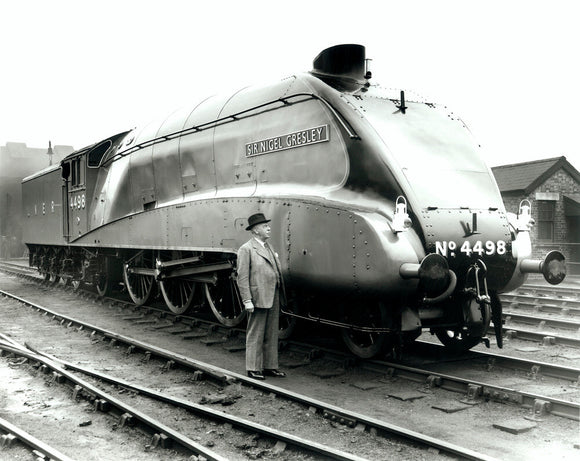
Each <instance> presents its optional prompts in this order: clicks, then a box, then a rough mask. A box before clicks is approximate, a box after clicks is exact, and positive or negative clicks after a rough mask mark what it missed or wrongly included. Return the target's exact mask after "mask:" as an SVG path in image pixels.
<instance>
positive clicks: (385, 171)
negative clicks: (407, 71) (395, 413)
mask: <svg viewBox="0 0 580 461" xmlns="http://www.w3.org/2000/svg"><path fill="white" fill-rule="evenodd" d="M366 63H367V60H366V59H365V49H364V47H363V46H360V45H338V46H334V47H331V48H328V49H326V50H324V51H323V52H321V53H320V54H319V55H318V57H317V58H316V59H315V60H314V66H313V70H312V71H310V72H307V73H303V74H299V75H295V76H292V77H289V78H286V79H284V80H282V81H279V82H275V83H273V84H271V85H266V86H260V87H249V88H244V89H241V90H240V91H238V92H236V93H234V94H229V95H224V96H214V97H210V98H208V99H205V100H203V101H202V102H200V103H199V104H197V105H194V106H191V107H186V108H184V109H181V110H178V111H176V112H174V113H172V114H171V115H169V116H168V117H165V118H163V119H161V120H160V121H158V122H154V123H151V124H149V125H147V126H145V127H144V128H142V129H139V130H137V129H136V130H132V131H128V132H124V133H120V134H118V135H115V136H112V137H110V138H108V139H105V140H103V141H101V142H98V143H96V144H94V145H92V146H89V147H86V148H84V149H81V150H79V151H76V152H74V153H72V154H71V155H69V156H68V157H67V158H65V159H64V160H63V161H62V162H61V164H60V165H58V166H54V167H51V168H48V169H46V170H43V171H41V172H39V173H37V174H35V175H32V176H30V177H28V178H25V179H24V180H23V206H24V216H25V226H24V228H25V232H24V234H25V235H24V240H25V243H26V244H27V246H28V248H29V254H30V265H31V266H35V267H38V268H39V270H40V271H41V272H42V273H44V274H45V276H46V278H47V279H50V280H52V281H57V280H59V279H61V280H62V281H65V282H67V283H68V282H70V281H73V282H74V283H76V284H80V283H92V284H94V285H95V286H96V288H97V290H98V291H99V293H100V294H102V295H104V294H106V293H107V292H108V291H109V289H111V288H112V287H114V286H116V285H119V284H124V286H125V288H126V289H127V291H128V293H129V294H130V296H131V298H132V299H133V301H134V302H135V303H136V304H144V303H146V302H147V301H148V300H149V299H150V298H151V296H153V295H154V294H155V293H156V292H157V289H159V291H160V292H161V294H162V296H163V299H164V300H165V303H166V304H167V306H168V308H169V309H170V310H171V311H173V312H175V313H178V314H179V313H183V312H185V311H186V310H188V309H197V308H200V307H202V306H203V305H208V306H209V307H210V308H211V310H212V311H213V312H214V314H215V316H216V317H217V318H218V320H219V321H220V322H221V323H223V324H224V325H228V326H233V325H237V324H238V323H239V322H240V321H241V320H242V319H243V317H244V311H243V307H242V305H241V302H240V299H239V295H238V292H237V286H236V284H235V262H236V252H237V250H238V248H239V247H240V246H241V245H242V244H243V243H244V242H245V241H246V240H247V239H248V234H247V232H246V231H245V230H244V229H245V227H246V218H247V217H248V216H250V215H251V214H253V213H256V212H263V213H264V214H265V215H266V216H267V217H268V218H270V219H271V220H272V241H273V245H274V247H275V248H276V249H277V250H278V252H279V253H280V259H281V261H282V264H283V272H284V279H285V281H286V286H287V291H288V294H289V295H291V296H290V303H289V305H288V306H286V307H285V308H284V310H283V313H284V314H285V315H283V316H282V317H283V319H284V323H283V324H282V323H281V329H282V334H283V335H284V334H287V333H288V332H289V331H290V330H291V328H292V326H293V324H294V321H295V319H297V318H299V319H307V320H310V321H314V322H320V323H324V324H329V325H333V326H336V327H337V328H339V329H340V331H341V333H342V336H343V339H344V340H345V343H346V345H347V346H348V347H349V348H350V350H351V351H352V352H353V353H355V354H357V355H359V356H361V357H370V356H372V355H375V354H377V353H378V352H380V351H381V350H382V349H383V348H385V347H387V346H388V347H393V346H396V345H399V344H401V343H402V341H405V340H413V339H415V338H416V337H417V336H418V335H419V334H420V333H421V331H422V329H429V330H430V331H431V332H432V333H435V334H436V335H437V336H438V338H439V339H440V340H441V341H442V342H443V343H444V344H445V345H447V346H449V347H453V348H462V349H468V348H471V347H473V346H474V345H476V344H478V343H479V342H480V341H482V339H483V340H486V339H487V338H486V337H485V334H486V331H487V329H488V326H489V324H490V319H493V320H494V325H495V330H496V336H497V342H498V345H499V346H500V347H501V303H500V301H499V298H498V296H497V295H498V293H500V292H503V291H510V290H512V289H514V288H516V287H517V286H519V285H521V284H522V283H523V282H524V281H525V278H526V276H527V274H528V273H530V272H542V273H544V276H545V278H546V280H548V282H550V283H554V284H556V283H559V282H560V281H562V280H563V278H564V276H565V270H566V269H565V264H564V257H563V256H562V254H560V253H559V252H552V253H550V254H548V256H547V257H546V258H545V259H544V260H532V259H530V255H531V245H530V240H529V232H528V231H529V225H531V224H532V223H531V222H530V221H531V220H530V218H529V204H528V203H522V205H521V206H520V213H519V215H518V216H515V215H513V216H512V215H509V214H508V213H506V211H505V208H504V205H503V203H502V199H501V196H500V194H499V191H498V188H497V186H496V183H495V180H494V178H493V175H492V173H491V171H490V169H489V168H488V167H487V166H486V165H485V163H484V162H483V160H482V159H481V157H480V153H479V147H478V145H477V144H476V143H475V141H474V140H473V139H472V137H471V134H470V132H469V131H468V129H467V128H466V127H465V126H464V124H463V122H462V121H461V120H460V119H458V118H457V117H455V116H454V115H453V114H451V113H449V112H448V111H447V110H446V109H445V108H444V107H442V106H440V105H437V104H434V103H426V102H422V101H411V100H409V99H408V98H407V99H405V95H404V92H403V91H401V92H399V93H396V94H393V93H392V91H391V90H386V89H384V88H381V87H380V86H378V85H375V84H371V81H370V80H371V73H370V71H369V70H368V69H367V68H366Z"/></svg>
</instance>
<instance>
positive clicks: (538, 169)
mask: <svg viewBox="0 0 580 461" xmlns="http://www.w3.org/2000/svg"><path fill="white" fill-rule="evenodd" d="M560 169H563V170H565V171H566V172H567V173H568V174H569V175H570V176H572V177H573V178H574V180H575V181H577V182H580V172H578V170H577V169H576V168H574V167H573V166H572V164H571V163H570V162H568V160H566V157H564V156H562V157H554V158H548V159H544V160H536V161H533V162H523V163H514V164H511V165H501V166H495V167H493V168H492V169H491V171H492V172H493V175H494V176H495V180H496V181H497V185H498V187H499V190H500V192H502V193H503V192H515V191H523V192H524V193H526V194H529V193H530V192H532V191H533V190H534V189H536V188H538V186H539V185H540V184H542V183H543V182H544V181H546V180H547V179H548V178H549V177H550V176H552V175H553V174H554V173H555V172H556V171H558V170H560Z"/></svg>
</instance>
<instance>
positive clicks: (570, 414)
mask: <svg viewBox="0 0 580 461" xmlns="http://www.w3.org/2000/svg"><path fill="white" fill-rule="evenodd" d="M290 344H292V345H293V346H295V347H298V348H304V347H307V348H308V347H309V348H310V349H312V347H311V346H310V345H305V344H300V343H297V342H291V343H290ZM441 347H443V346H441ZM316 350H317V351H318V353H319V354H324V356H325V357H327V358H330V359H332V356H333V355H334V356H335V358H334V360H337V361H341V359H342V361H343V362H345V361H346V360H347V356H341V357H338V356H339V355H341V354H339V353H338V352H336V351H333V350H328V349H324V348H316ZM359 366H360V367H362V368H364V369H365V370H368V371H374V372H376V373H380V374H383V375H387V376H389V377H399V378H403V379H408V380H409V381H413V382H417V383H423V384H425V385H429V386H431V387H441V388H442V389H445V390H448V391H452V392H458V393H462V394H466V395H469V394H472V397H474V398H479V399H482V398H483V399H489V400H494V401H497V402H508V403H517V404H520V405H521V406H523V407H524V408H530V409H534V408H535V406H536V405H537V403H538V402H548V403H549V404H550V408H551V410H550V411H549V413H551V414H553V415H555V416H561V417H564V418H567V419H571V420H574V421H580V404H577V403H574V402H568V401H566V400H561V399H555V398H552V397H548V396H544V395H540V394H532V393H527V392H522V391H518V390H516V389H511V388H506V387H502V386H497V385H494V384H488V383H485V382H479V381H475V380H472V379H465V378H461V377H458V376H451V375H446V374H443V373H438V372H435V371H431V370H425V369H420V368H414V367H411V366H407V365H402V364H399V363H393V362H387V361H385V360H376V359H374V360H365V361H364V362H363V363H361V364H359ZM474 390H475V392H474ZM545 409H546V408H545Z"/></svg>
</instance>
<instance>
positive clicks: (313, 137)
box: [246, 125, 330, 157]
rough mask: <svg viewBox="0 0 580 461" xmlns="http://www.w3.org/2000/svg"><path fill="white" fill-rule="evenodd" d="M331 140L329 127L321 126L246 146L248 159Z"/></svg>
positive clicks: (250, 143)
mask: <svg viewBox="0 0 580 461" xmlns="http://www.w3.org/2000/svg"><path fill="white" fill-rule="evenodd" d="M329 140H330V137H329V133H328V125H321V126H317V127H314V128H308V129H306V130H300V131H294V132H292V133H288V134H284V135H281V136H275V137H273V138H268V139H262V140H260V141H255V142H249V143H247V144H246V157H253V156H255V155H263V154H271V153H273V152H279V151H282V150H287V149H293V148H295V147H302V146H308V145H310V144H317V143H319V142H325V141H329Z"/></svg>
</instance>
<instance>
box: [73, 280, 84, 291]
mask: <svg viewBox="0 0 580 461" xmlns="http://www.w3.org/2000/svg"><path fill="white" fill-rule="evenodd" d="M71 285H72V288H73V291H74V292H77V291H79V290H82V289H83V287H84V286H85V282H83V281H82V280H77V279H72V280H71Z"/></svg>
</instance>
